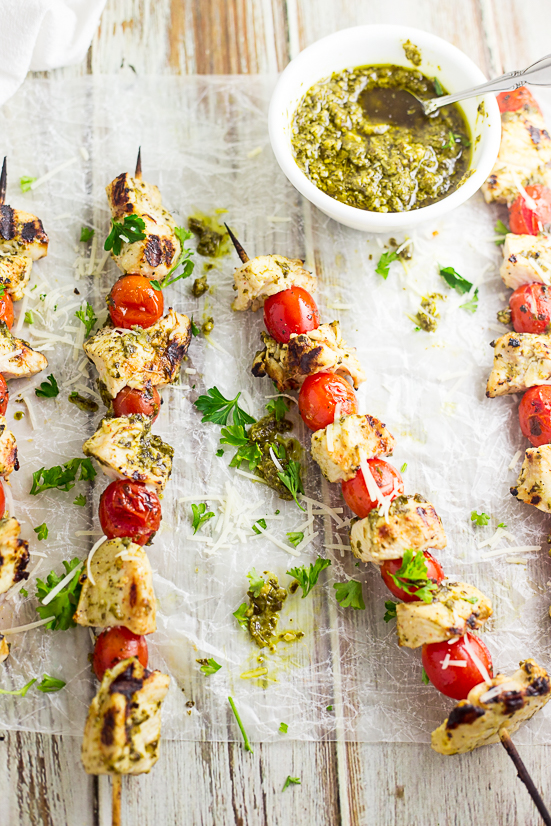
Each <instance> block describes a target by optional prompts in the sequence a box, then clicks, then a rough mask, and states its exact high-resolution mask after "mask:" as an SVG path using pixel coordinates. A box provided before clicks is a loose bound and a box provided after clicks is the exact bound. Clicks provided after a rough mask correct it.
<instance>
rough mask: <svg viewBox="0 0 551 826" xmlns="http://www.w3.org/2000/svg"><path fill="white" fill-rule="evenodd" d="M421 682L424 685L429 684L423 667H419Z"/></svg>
mask: <svg viewBox="0 0 551 826" xmlns="http://www.w3.org/2000/svg"><path fill="white" fill-rule="evenodd" d="M421 682H422V683H424V684H425V685H430V680H429V675H428V674H427V672H426V671H425V669H424V668H421Z"/></svg>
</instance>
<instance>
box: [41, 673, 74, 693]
mask: <svg viewBox="0 0 551 826" xmlns="http://www.w3.org/2000/svg"><path fill="white" fill-rule="evenodd" d="M66 685H67V683H66V682H65V680H58V679H57V677H50V675H49V674H44V676H43V677H42V680H41V681H40V682H39V683H38V685H37V689H38V690H39V691H41V692H42V693H43V694H52V692H54V691H61V689H62V688H65V686H66Z"/></svg>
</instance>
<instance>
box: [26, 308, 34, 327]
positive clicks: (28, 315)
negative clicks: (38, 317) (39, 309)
mask: <svg viewBox="0 0 551 826" xmlns="http://www.w3.org/2000/svg"><path fill="white" fill-rule="evenodd" d="M25 324H34V319H33V314H32V312H31V311H30V310H27V312H26V313H25Z"/></svg>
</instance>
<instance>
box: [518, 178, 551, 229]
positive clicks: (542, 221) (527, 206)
mask: <svg viewBox="0 0 551 826" xmlns="http://www.w3.org/2000/svg"><path fill="white" fill-rule="evenodd" d="M526 194H527V195H529V197H530V201H528V202H527V201H526V199H525V198H524V197H523V196H522V195H519V196H518V198H517V199H516V200H515V201H514V202H513V203H512V204H511V206H510V207H509V227H510V229H511V232H513V233H515V235H537V234H538V232H540V227H541V228H543V227H545V226H546V225H547V224H550V223H551V189H549V188H548V187H546V186H543V185H542V184H534V185H533V186H527V187H526ZM534 204H535V208H534Z"/></svg>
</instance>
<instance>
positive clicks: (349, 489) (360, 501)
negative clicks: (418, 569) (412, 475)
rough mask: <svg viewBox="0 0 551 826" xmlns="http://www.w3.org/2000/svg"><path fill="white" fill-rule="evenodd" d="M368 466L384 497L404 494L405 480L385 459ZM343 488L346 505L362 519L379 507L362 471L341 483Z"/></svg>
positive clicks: (376, 460)
mask: <svg viewBox="0 0 551 826" xmlns="http://www.w3.org/2000/svg"><path fill="white" fill-rule="evenodd" d="M367 464H368V465H369V467H370V469H371V472H372V474H373V478H374V479H375V481H376V482H377V485H378V486H379V487H380V489H381V493H382V494H383V496H390V495H391V494H392V492H393V491H394V495H393V496H392V498H393V499H396V497H397V496H399V495H400V494H401V493H403V492H404V480H403V479H402V477H401V476H400V474H399V472H398V471H397V470H396V468H395V467H393V466H392V465H389V463H388V462H385V461H384V459H368V460H367ZM341 488H342V495H343V496H344V500H345V502H346V504H347V505H348V507H349V508H350V510H351V511H354V513H355V514H356V516H359V517H360V519H363V518H364V517H365V516H369V514H370V513H371V511H372V510H373V508H376V507H377V502H375V501H374V500H373V499H372V498H371V497H370V495H369V493H368V492H367V487H366V484H365V479H364V475H363V473H362V472H361V470H359V471H358V472H357V473H356V475H355V476H353V477H352V479H348V480H347V481H346V482H341ZM398 567H400V566H398Z"/></svg>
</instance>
